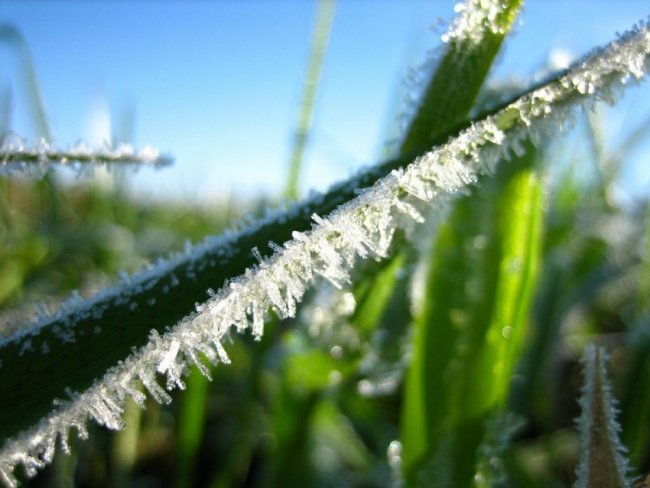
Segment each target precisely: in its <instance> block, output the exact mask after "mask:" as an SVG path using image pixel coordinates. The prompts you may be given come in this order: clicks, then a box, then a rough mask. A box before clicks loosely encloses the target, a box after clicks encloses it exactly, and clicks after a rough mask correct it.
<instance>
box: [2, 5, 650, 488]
mask: <svg viewBox="0 0 650 488" xmlns="http://www.w3.org/2000/svg"><path fill="white" fill-rule="evenodd" d="M510 5H512V8H513V9H514V10H516V9H517V8H518V5H519V4H518V2H510ZM323 12H325V13H322V12H321V15H329V14H328V13H327V11H326V9H323ZM510 21H511V19H510V20H508V21H507V22H510ZM508 25H509V23H508ZM319 35H321V36H322V35H323V34H322V32H320V34H319ZM14 39H15V36H14ZM21 42H22V41H21ZM500 42H501V40H500V39H496V40H494V46H493V48H492V49H491V50H490V54H489V55H488V54H486V53H485V52H479V53H475V54H476V59H478V60H480V61H481V62H483V63H484V64H485V66H484V67H480V68H476V63H475V61H476V59H474V60H470V61H467V62H468V63H469V66H463V65H462V63H459V62H453V61H454V58H453V56H454V55H455V54H454V52H453V49H450V50H449V51H448V52H447V56H448V58H445V60H446V62H442V63H441V66H442V67H443V68H441V69H444V70H445V72H444V73H443V74H444V75H445V77H442V78H441V79H440V80H439V81H438V82H435V79H436V78H434V83H432V85H431V86H433V87H434V88H435V89H433V90H431V93H432V94H433V95H432V97H433V98H432V99H431V98H430V99H427V98H425V101H424V102H423V103H422V105H421V106H420V108H419V110H420V111H421V112H420V113H427V106H428V105H427V104H431V106H436V105H437V104H440V103H441V101H440V99H436V98H435V97H436V96H437V97H450V98H454V97H458V96H459V94H458V93H455V92H454V89H459V87H458V86H457V85H454V84H453V83H450V82H449V79H454V77H456V78H464V79H467V76H468V75H467V73H463V69H468V70H470V71H472V70H474V71H472V72H475V71H476V70H478V71H480V72H481V73H483V75H482V76H481V77H477V78H473V79H472V80H473V83H474V85H475V86H474V87H473V88H471V91H472V96H471V97H470V98H471V100H469V101H468V104H467V105H466V106H462V107H458V108H457V109H456V110H457V113H455V114H450V113H449V112H447V114H446V115H447V116H448V117H449V118H448V120H440V121H435V122H432V121H431V120H426V121H425V122H423V123H424V124H428V125H427V126H429V127H435V130H431V131H428V132H427V131H424V132H422V131H421V130H420V129H419V128H415V129H414V128H413V127H411V128H410V129H409V132H408V134H409V136H408V137H405V139H404V140H405V142H404V146H403V147H402V150H404V151H406V150H407V149H408V148H413V147H421V146H422V145H425V144H426V143H427V141H428V140H430V139H435V136H436V135H437V134H439V133H444V131H445V130H446V129H448V128H449V127H450V126H451V125H452V124H453V123H456V122H458V121H459V120H463V119H465V118H466V117H467V116H468V113H469V111H470V109H472V108H474V109H476V106H477V104H480V103H485V101H484V100H482V99H480V98H477V96H478V95H479V91H480V90H481V87H482V86H483V82H484V78H485V76H486V75H487V72H488V71H489V67H490V65H491V63H492V61H493V59H494V56H495V55H496V52H497V51H498V47H499V44H500ZM315 45H316V47H315V53H314V54H313V55H314V56H317V55H322V52H320V53H319V52H318V50H319V49H320V50H321V51H322V49H323V47H322V44H318V43H315ZM319 46H320V47H319ZM21 49H22V50H24V51H25V52H26V53H28V51H27V50H26V48H25V47H24V46H23V47H21ZM462 52H463V53H465V51H462ZM457 54H458V52H456V55H457ZM25 59H26V61H25V66H28V67H29V66H31V64H30V63H31V62H30V61H29V59H28V58H25ZM36 68H37V67H36ZM29 69H31V70H32V71H33V72H35V70H34V67H31V68H29ZM454 70H455V71H454ZM307 77H309V74H308V75H307ZM310 83H311V84H310ZM314 83H315V82H314V80H312V81H311V82H309V81H308V82H307V83H306V87H305V90H306V91H308V90H315V86H316V85H315V84H314ZM435 83H440V86H438V87H436V86H435ZM34 86H35V88H34V93H37V91H38V87H37V83H36V81H35V77H34ZM443 86H444V87H447V88H449V91H447V92H444V90H442V88H441V87H443ZM461 88H462V90H461V91H462V93H464V94H467V93H468V90H470V89H469V88H468V87H467V86H463V87H461ZM502 95H503V93H502V92H496V93H494V94H493V95H492V96H493V97H498V96H502ZM313 96H314V95H313V94H311V95H309V96H306V97H305V103H306V104H309V103H313ZM487 98H488V99H489V97H487ZM34 100H38V97H37V96H36V95H34ZM475 100H479V101H478V102H476V101H475ZM39 103H40V102H39ZM39 103H37V102H35V103H34V106H33V108H32V110H34V111H35V114H36V115H35V120H40V119H39V117H38V111H39V110H40V109H39ZM429 109H430V107H429ZM305 111H306V112H307V114H308V112H309V110H308V107H307V108H305ZM428 113H430V111H429V112H428ZM607 117H608V112H607V110H606V109H599V110H597V111H595V112H594V113H593V114H591V115H589V116H585V117H579V120H578V123H577V129H576V130H574V131H573V132H571V133H569V134H566V135H563V136H562V137H560V138H557V137H556V138H554V139H553V140H548V141H547V140H544V141H541V142H539V143H538V144H536V145H533V144H526V145H525V147H522V151H521V154H519V155H517V156H516V157H514V158H513V160H512V161H511V162H510V163H509V164H507V165H504V166H503V168H502V169H501V170H500V171H499V172H498V174H497V175H495V177H494V178H492V179H489V180H486V181H482V182H481V184H480V186H478V187H477V188H474V189H472V190H471V191H470V192H469V194H467V195H465V196H463V197H462V198H460V199H458V201H456V202H455V204H454V205H453V207H452V208H451V209H449V210H448V211H447V212H446V213H445V214H444V215H442V216H441V215H437V216H436V215H433V216H432V217H431V219H430V220H431V221H432V222H434V223H438V224H439V225H437V226H433V225H430V226H427V227H426V229H424V230H420V231H418V234H417V235H416V236H415V237H414V236H408V237H409V238H408V239H406V238H405V236H401V237H399V238H398V239H397V243H396V244H395V247H396V249H395V252H394V255H393V256H394V257H393V258H391V259H390V260H388V261H386V262H382V263H365V264H364V265H363V266H362V267H361V269H360V270H359V272H358V274H357V276H356V277H355V282H354V285H353V286H352V287H351V288H350V289H348V290H343V291H339V290H335V289H332V288H330V287H327V286H322V287H319V288H318V289H317V290H314V291H312V292H311V293H310V294H309V295H308V297H306V300H305V301H304V303H303V304H302V307H301V309H300V311H299V313H298V316H297V317H296V318H295V319H293V320H289V321H283V322H280V321H277V320H276V321H271V323H270V324H268V327H267V330H266V332H265V336H264V339H263V340H262V341H261V342H255V341H253V340H252V339H251V338H249V337H241V338H239V337H238V338H237V340H236V341H233V342H232V343H231V344H229V345H228V347H227V348H228V353H229V355H230V357H231V359H232V364H231V365H230V366H228V367H223V366H222V367H219V368H216V369H215V370H214V371H213V372H212V375H213V381H212V382H208V381H207V380H206V379H205V378H204V377H203V376H201V375H200V374H197V372H196V371H194V372H192V374H191V375H190V377H189V379H188V386H187V390H186V391H184V392H174V393H173V396H174V401H173V402H172V404H171V406H169V407H162V406H160V405H158V404H156V403H155V402H152V401H148V402H147V408H146V410H143V411H141V410H140V409H138V408H137V407H136V406H135V405H134V404H129V406H128V408H127V412H126V414H125V417H126V420H127V424H128V426H127V428H126V429H125V430H123V431H121V432H117V433H112V432H107V431H105V430H102V429H100V428H97V427H95V426H91V436H90V440H88V441H78V440H73V442H72V443H73V452H72V454H70V455H65V454H63V453H61V452H59V453H58V454H57V455H56V458H55V462H54V463H53V465H52V466H50V467H48V468H46V469H45V470H44V471H43V472H42V473H41V474H39V475H38V476H37V477H36V478H35V479H33V480H29V481H26V482H27V483H28V484H29V485H33V486H113V487H125V486H176V487H182V486H211V487H230V486H232V487H236V486H241V487H244V486H246V487H255V486H282V487H291V486H296V487H298V486H301V487H302V486H320V487H330V486H331V487H335V486H336V487H340V486H355V487H357V486H358V487H361V486H368V487H370V486H388V485H393V486H400V485H401V484H402V483H404V482H406V483H407V484H408V485H413V486H416V485H419V486H531V487H554V486H558V487H560V486H569V485H570V484H571V483H572V482H573V481H574V478H575V475H574V469H575V465H576V462H577V459H578V455H579V452H578V446H579V442H578V436H577V433H576V431H575V429H574V419H575V418H576V417H577V416H578V414H579V411H578V406H577V403H576V398H577V397H578V392H579V388H580V381H581V376H580V371H581V369H580V365H579V358H580V356H581V354H582V350H583V348H584V346H585V345H586V344H587V343H593V342H597V343H599V344H603V345H605V346H607V348H608V349H609V351H610V355H611V374H612V380H613V383H614V393H615V396H616V397H617V398H618V399H619V401H620V410H621V414H620V420H621V423H622V425H623V440H624V443H625V444H626V446H627V447H628V449H629V457H630V459H631V461H632V463H633V465H634V466H635V467H636V468H637V474H639V475H643V474H645V473H648V472H650V453H649V448H650V445H649V435H650V413H649V412H650V408H649V407H650V383H649V382H650V354H648V353H649V352H650V333H649V330H650V329H649V325H650V324H649V317H650V316H649V307H648V305H649V301H648V297H649V296H650V244H649V242H650V241H649V238H650V234H649V233H650V226H648V223H649V222H650V217H649V216H650V214H649V213H648V208H649V207H648V198H647V196H644V197H642V198H638V199H637V200H635V201H631V200H629V199H628V200H625V201H624V202H622V201H620V200H618V199H617V198H616V189H617V188H620V186H621V178H622V175H623V173H624V172H625V171H626V170H627V168H626V159H627V156H628V155H629V154H630V152H631V151H633V150H634V149H635V145H637V144H639V142H640V141H642V140H643V138H644V137H647V132H648V128H649V127H650V124H648V123H644V124H642V125H641V126H639V127H638V128H637V130H635V131H633V132H632V133H630V134H629V135H628V136H627V137H623V138H619V140H622V141H623V142H622V143H621V144H620V145H619V146H617V147H613V148H612V146H611V144H609V143H608V137H609V136H608V135H607V134H606V133H605V132H604V130H603V129H602V127H603V122H604V121H605V120H606V118H607ZM308 118H309V115H306V116H305V117H304V118H302V119H301V120H299V121H298V127H297V130H296V133H297V134H298V136H297V138H298V139H300V137H306V136H305V133H306V132H305V131H307V130H308V124H307V123H306V122H305V120H306V119H308ZM0 119H2V120H6V119H7V117H4V118H2V117H0ZM414 120H417V117H416V118H414ZM416 129H417V130H416ZM5 130H8V128H5ZM43 130H45V129H42V131H43ZM43 135H44V136H46V135H47V134H43ZM302 143H304V142H301V141H300V140H299V141H298V142H297V144H302ZM295 154H297V156H295V157H294V160H293V168H294V169H292V171H293V173H292V174H294V175H295V174H299V173H298V172H299V166H300V164H299V162H298V163H296V159H298V160H299V159H300V149H299V148H298V149H296V151H295ZM295 168H298V169H295ZM128 178H129V175H128V174H127V175H118V176H109V177H108V179H104V180H103V181H101V182H94V181H92V180H82V181H79V182H75V183H73V184H70V183H63V182H62V181H61V180H60V179H59V178H57V175H56V174H49V175H47V176H46V177H44V178H43V179H41V180H38V181H34V180H29V179H24V178H20V177H6V176H3V177H2V179H1V180H0V239H1V243H2V244H1V245H0V253H2V255H1V259H0V307H1V309H2V313H3V320H2V324H4V327H5V328H6V329H7V330H10V329H11V328H12V327H15V326H16V324H17V323H18V321H19V319H20V318H21V317H26V316H28V315H29V314H30V313H31V312H33V308H34V304H37V305H36V306H37V307H48V306H55V304H56V302H57V300H59V299H61V298H64V297H66V296H67V295H68V294H69V293H70V292H72V291H73V290H79V293H80V294H81V295H83V296H89V295H91V294H92V293H93V292H94V291H97V290H98V289H100V288H101V287H103V286H105V285H107V284H108V283H110V282H111V281H112V280H113V279H115V278H116V277H117V276H118V274H119V272H120V271H126V272H132V271H135V270H137V269H138V268H139V267H141V266H142V265H144V264H145V263H147V262H150V261H154V260H155V259H156V258H157V257H159V256H162V255H165V254H167V253H169V252H172V251H175V250H181V249H182V248H183V245H184V242H185V241H187V240H190V241H197V240H199V239H201V238H202V237H203V236H205V235H209V234H217V233H219V232H220V231H222V230H223V229H224V228H226V227H228V226H230V225H232V223H233V222H234V221H236V220H237V219H240V218H241V217H242V216H243V215H244V212H245V210H246V212H247V213H249V214H250V215H256V214H259V213H261V212H262V211H263V209H264V208H266V207H267V206H268V205H269V204H271V203H274V202H268V201H245V202H244V201H237V200H236V198H235V197H230V198H229V199H226V200H224V201H222V202H221V203H219V204H218V205H215V204H212V205H211V206H210V207H207V206H206V207H200V206H197V205H195V204H183V203H171V202H169V203H161V202H143V201H139V200H137V199H136V198H133V196H132V195H130V194H129V193H128V192H127V191H125V181H124V180H125V179H126V180H128ZM292 178H293V177H292ZM294 179H296V180H297V177H295V178H294ZM296 184H297V183H296V182H295V181H292V183H290V184H289V187H290V188H291V190H290V191H289V194H290V195H295V185H296ZM72 437H74V436H72Z"/></svg>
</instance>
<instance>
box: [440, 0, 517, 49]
mask: <svg viewBox="0 0 650 488" xmlns="http://www.w3.org/2000/svg"><path fill="white" fill-rule="evenodd" d="M502 3H503V2H502V1H500V0H468V1H467V2H465V3H457V4H456V5H455V6H454V12H456V18H455V20H454V22H453V23H452V24H451V26H450V27H449V30H448V31H447V32H446V33H445V34H443V35H442V41H443V42H452V41H456V40H469V41H470V42H472V43H474V44H480V43H481V41H483V39H484V38H485V34H486V33H488V32H491V33H494V34H503V33H505V28H504V27H503V25H502V23H501V22H499V15H502V12H503V6H502Z"/></svg>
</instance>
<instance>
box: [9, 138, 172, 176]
mask: <svg viewBox="0 0 650 488" xmlns="http://www.w3.org/2000/svg"><path fill="white" fill-rule="evenodd" d="M171 163H172V158H171V157H170V156H167V155H161V154H160V153H159V152H158V151H157V150H156V149H154V148H152V147H149V146H145V147H143V148H142V149H140V150H139V151H136V150H135V149H134V148H133V146H131V145H129V144H120V145H119V146H117V147H116V148H110V147H104V148H96V149H91V148H89V147H88V146H86V145H85V144H79V145H77V146H75V147H71V148H69V149H60V148H57V147H55V146H53V145H52V144H50V143H48V142H46V141H45V140H43V141H41V142H40V143H38V144H36V145H34V146H29V145H27V144H26V143H25V142H24V141H22V140H21V139H20V138H16V137H11V136H10V137H6V138H5V139H4V141H3V142H2V145H1V146H0V173H5V174H7V173H8V174H11V173H16V172H18V173H26V174H29V175H34V174H36V175H42V174H45V171H46V170H47V169H48V167H49V166H50V165H55V164H58V165H62V166H71V167H73V168H75V169H77V170H81V169H82V168H84V167H87V166H89V165H90V166H97V165H116V166H117V165H124V166H129V165H134V166H135V165H151V166H154V167H162V166H167V165H169V164H171Z"/></svg>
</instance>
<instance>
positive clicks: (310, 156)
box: [0, 0, 650, 200]
mask: <svg viewBox="0 0 650 488" xmlns="http://www.w3.org/2000/svg"><path fill="white" fill-rule="evenodd" d="M453 3H454V2H451V1H442V0H428V1H408V0H402V1H398V0H375V1H371V0H339V2H338V4H337V10H336V16H335V20H334V25H333V29H332V33H331V41H330V45H329V49H328V52H327V54H326V58H325V64H324V69H323V79H322V82H321V85H320V86H319V92H318V95H317V104H316V110H315V117H314V126H313V129H314V131H313V137H312V139H311V141H310V144H309V147H308V151H307V154H306V156H307V159H306V173H305V175H304V178H303V184H302V188H303V190H305V191H306V190H307V189H309V188H315V189H320V190H323V189H326V188H327V186H329V185H330V184H331V183H333V182H334V181H337V180H340V179H343V178H346V177H348V176H349V175H351V174H353V173H354V172H355V171H356V170H357V169H358V168H359V167H360V166H363V165H366V164H370V163H372V162H373V161H375V160H376V158H377V157H378V155H379V154H380V153H381V149H382V147H383V143H384V141H385V139H386V137H387V136H388V135H390V132H391V128H394V127H395V120H396V118H397V116H398V115H399V113H400V111H401V110H402V108H401V107H402V104H401V99H402V97H403V95H404V85H403V80H404V78H405V73H406V70H407V68H408V67H409V66H415V65H418V64H419V63H420V62H421V61H422V60H423V59H424V57H425V55H426V54H425V53H426V52H427V50H430V49H432V48H434V47H435V46H436V45H437V38H438V37H439V36H438V35H436V34H435V33H434V31H433V30H432V27H433V26H435V25H436V22H437V19H447V20H449V19H451V18H452V16H453ZM315 7H316V4H315V2H312V1H307V0H305V1H300V0H287V1H278V0H270V1H261V0H257V1H234V0H227V1H219V2H207V1H203V2H202V1H189V2H172V1H162V2H156V1H152V0H148V1H145V0H141V1H138V2H124V1H110V2H109V1H107V2H96V1H90V2H81V1H75V2H65V1H53V2H44V1H40V2H31V1H7V0H4V1H2V2H0V21H1V22H8V23H11V24H13V25H14V26H16V27H17V28H18V29H19V30H20V31H21V32H22V34H23V36H24V37H25V39H26V41H27V43H28V45H29V47H30V50H31V53H32V56H33V58H34V64H35V66H36V70H37V75H38V79H39V82H40V86H41V91H42V94H43V97H44V100H45V106H46V109H47V114H48V117H49V120H50V124H51V126H52V132H53V134H54V136H55V140H56V141H57V143H59V144H60V145H64V146H65V145H68V144H72V143H74V142H76V141H77V140H79V139H86V140H88V139H89V140H91V142H95V141H97V140H98V138H102V137H103V136H102V134H103V135H104V136H105V135H107V134H108V133H110V130H109V129H108V127H109V126H110V125H112V126H113V127H114V130H118V131H119V128H120V127H122V128H123V127H125V124H124V122H123V119H124V114H125V113H129V112H131V113H133V121H134V125H133V131H132V135H133V137H134V140H135V143H136V144H137V145H145V144H151V145H154V146H155V147H157V148H159V149H161V150H163V151H165V152H170V153H172V154H173V155H174V156H175V158H176V163H175V165H174V166H173V167H171V168H166V169H163V170H160V171H152V170H142V171H140V172H138V173H137V174H135V175H132V177H131V183H130V184H131V187H132V188H133V191H134V192H135V193H136V194H137V195H142V196H151V195H158V196H161V197H163V198H167V197H169V196H170V195H171V196H174V197H178V198H199V199H201V200H208V199H212V198H218V197H219V195H226V194H228V193H229V192H234V193H239V194H243V195H251V194H254V193H256V192H259V191H264V192H266V193H268V194H277V193H278V192H280V191H281V188H282V186H283V183H284V181H285V177H286V170H285V168H286V166H287V159H288V155H289V144H290V141H291V135H292V129H293V126H294V122H295V118H296V115H297V110H298V107H299V102H300V96H301V90H302V81H303V75H304V70H305V65H306V61H307V56H308V48H309V41H310V35H311V27H312V22H313V17H314V14H315V10H316V9H315ZM648 14H650V8H648V4H647V2H646V1H615V0H611V1H605V0H600V1H599V0H591V1H588V0H583V1H574V0H564V1H560V0H552V1H549V0H531V1H529V2H528V3H527V4H526V7H525V9H524V12H523V14H522V16H521V17H520V20H519V24H518V26H517V28H516V32H515V34H514V36H513V37H512V39H510V41H509V42H508V45H507V48H506V51H505V53H504V54H503V55H502V56H501V58H500V61H499V64H498V66H497V69H496V70H495V72H494V73H493V75H494V77H496V78H500V79H508V78H510V77H512V76H515V77H517V78H519V79H521V80H528V79H530V78H531V76H533V74H534V72H535V71H536V70H538V69H539V68H540V67H541V66H542V65H543V64H544V63H545V61H546V60H547V58H548V54H549V52H551V51H552V50H554V49H558V48H562V49H566V50H568V51H569V52H571V53H573V54H574V55H580V54H583V53H584V52H586V51H587V50H588V49H589V48H590V47H593V46H596V45H598V44H602V43H604V42H607V41H608V40H610V39H611V38H612V37H613V36H614V34H615V33H616V32H617V31H623V30H625V29H627V28H629V27H630V26H631V25H632V24H633V23H634V22H636V21H638V20H640V19H643V18H646V17H647V15H648ZM16 67H17V61H16V56H15V55H14V54H13V53H12V52H11V50H10V49H8V48H7V47H6V46H4V45H3V46H0V87H4V88H5V89H6V88H9V89H10V90H11V94H12V112H11V126H12V128H13V130H14V131H16V132H17V133H19V134H22V135H25V136H26V137H34V136H35V135H36V134H35V133H34V128H33V124H32V122H31V121H30V119H29V117H28V115H29V114H28V111H27V110H26V109H25V106H26V103H25V95H24V93H22V91H21V90H22V88H21V86H20V82H19V79H18V78H17V76H16ZM649 91H650V90H649V89H648V87H647V86H645V87H642V89H637V90H634V92H633V93H632V94H631V95H630V96H628V97H626V99H625V100H624V101H623V104H622V105H621V109H619V110H618V112H617V113H616V114H615V116H612V117H611V122H612V123H613V124H616V123H624V124H627V125H630V126H632V125H633V124H634V121H635V120H641V119H643V118H644V116H647V115H648V114H649V113H650V103H648V100H649V98H650V97H649V96H648V92H649ZM621 121H622V122H621ZM614 130H617V129H616V128H615V129H614ZM646 184H647V181H646Z"/></svg>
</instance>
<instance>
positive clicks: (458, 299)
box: [402, 144, 542, 486]
mask: <svg viewBox="0 0 650 488" xmlns="http://www.w3.org/2000/svg"><path fill="white" fill-rule="evenodd" d="M535 154H536V152H535V150H534V149H533V147H532V145H530V144H528V147H527V153H526V155H524V156H523V157H522V158H520V159H519V160H517V161H512V162H511V163H510V164H509V165H507V166H503V167H501V168H500V170H499V171H498V172H497V175H496V176H495V178H494V179H492V180H490V181H484V182H483V183H482V185H481V186H480V187H479V188H477V189H475V190H474V191H473V192H472V193H471V194H470V195H468V196H467V197H464V198H462V199H461V200H459V201H457V202H456V204H455V206H454V209H453V211H452V213H451V214H450V216H449V218H448V219H447V221H446V222H445V223H443V224H442V225H441V226H440V228H439V230H438V236H437V240H436V242H435V245H434V249H433V254H432V258H431V261H430V263H429V276H428V278H427V284H426V291H425V294H424V301H425V302H424V303H423V307H422V311H421V313H420V315H419V316H418V317H416V337H415V340H414V356H413V359H412V362H411V367H410V369H409V374H408V380H407V385H406V393H405V408H404V414H403V417H402V421H403V422H402V439H403V446H404V461H405V470H406V477H407V479H408V480H410V482H411V483H414V484H418V483H420V482H421V481H423V480H424V479H436V480H439V482H440V486H466V485H467V484H468V483H469V481H470V480H471V479H472V477H473V476H474V470H475V466H476V465H477V464H479V457H478V455H479V446H480V445H481V442H482V439H483V437H484V435H485V434H486V426H487V422H488V421H490V420H491V419H495V418H496V417H497V416H499V415H502V414H503V411H504V409H505V406H506V401H507V399H508V395H509V391H510V389H509V385H510V379H511V376H512V373H513V370H514V367H515V364H516V362H517V360H518V357H519V354H520V352H521V338H522V335H523V333H524V331H525V328H526V325H527V313H528V309H529V306H530V301H531V296H532V289H533V286H534V284H535V281H536V277H537V270H538V262H539V251H540V242H541V240H540V237H541V236H540V228H541V221H542V205H541V203H542V200H541V198H542V184H541V181H540V178H539V177H538V176H537V174H536V172H535V169H534V162H535V158H536V156H535ZM469 398H471V399H472V400H471V401H467V399H469ZM432 477H433V478H432Z"/></svg>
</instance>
